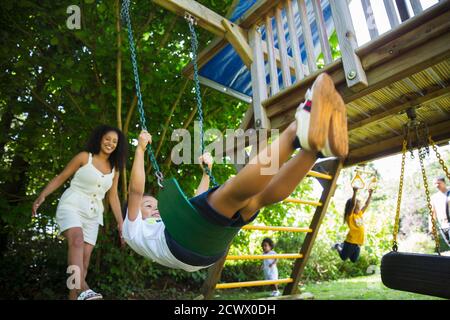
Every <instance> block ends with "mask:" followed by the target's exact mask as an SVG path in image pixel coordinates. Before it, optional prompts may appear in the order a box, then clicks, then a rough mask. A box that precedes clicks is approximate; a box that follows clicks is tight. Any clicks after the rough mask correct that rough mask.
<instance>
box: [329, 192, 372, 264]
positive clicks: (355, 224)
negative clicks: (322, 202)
mask: <svg viewBox="0 0 450 320" xmlns="http://www.w3.org/2000/svg"><path fill="white" fill-rule="evenodd" d="M357 193H358V188H353V197H352V198H350V199H348V200H347V202H346V203H345V212H344V223H347V225H348V227H349V228H350V230H349V232H348V234H347V238H346V239H345V241H344V243H336V244H335V245H334V246H333V249H335V250H336V251H337V252H338V253H339V256H340V257H341V259H342V260H343V261H345V260H347V259H350V261H351V262H356V261H357V260H358V258H359V254H360V252H361V248H360V247H361V246H362V245H363V244H364V235H365V230H364V213H365V212H366V211H367V208H368V207H369V204H370V200H371V199H372V193H373V190H372V189H369V196H368V197H367V200H366V203H365V204H364V207H362V208H361V202H360V201H359V200H358V199H356V195H357Z"/></svg>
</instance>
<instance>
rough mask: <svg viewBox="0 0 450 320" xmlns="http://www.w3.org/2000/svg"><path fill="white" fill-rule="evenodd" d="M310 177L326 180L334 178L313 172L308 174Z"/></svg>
mask: <svg viewBox="0 0 450 320" xmlns="http://www.w3.org/2000/svg"><path fill="white" fill-rule="evenodd" d="M308 176H310V177H314V178H320V179H325V180H331V179H333V176H330V175H329V174H325V173H320V172H317V171H312V170H311V171H309V172H308Z"/></svg>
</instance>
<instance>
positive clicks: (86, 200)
mask: <svg viewBox="0 0 450 320" xmlns="http://www.w3.org/2000/svg"><path fill="white" fill-rule="evenodd" d="M113 179H114V168H113V169H112V171H111V173H109V174H103V173H102V172H101V171H100V170H98V169H97V168H96V167H94V165H93V164H92V154H91V153H89V160H88V163H86V164H85V165H84V166H82V167H81V168H79V169H78V170H77V172H75V175H74V176H73V178H72V181H71V182H70V187H69V188H67V190H66V191H64V193H63V195H62V196H61V199H60V201H59V204H58V208H57V209H56V222H57V223H58V225H59V233H62V232H64V231H65V230H67V229H70V228H74V227H81V229H82V230H83V237H84V242H87V243H89V244H92V245H95V243H96V241H97V235H98V226H99V225H103V210H104V208H103V199H104V198H105V194H106V192H107V191H108V190H109V189H110V188H111V186H112V183H113Z"/></svg>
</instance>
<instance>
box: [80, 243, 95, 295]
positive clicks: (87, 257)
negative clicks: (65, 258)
mask: <svg viewBox="0 0 450 320" xmlns="http://www.w3.org/2000/svg"><path fill="white" fill-rule="evenodd" d="M93 250H94V246H93V245H92V244H89V243H87V242H85V243H84V251H83V271H84V273H83V283H82V289H83V290H87V289H89V286H88V284H87V282H86V276H87V273H88V268H89V262H90V261H91V255H92V251H93Z"/></svg>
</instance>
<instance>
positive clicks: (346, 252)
mask: <svg viewBox="0 0 450 320" xmlns="http://www.w3.org/2000/svg"><path fill="white" fill-rule="evenodd" d="M360 252H361V248H360V246H359V245H357V244H354V243H350V242H347V241H345V242H344V243H343V246H342V250H340V251H339V255H340V256H341V259H342V260H344V261H345V260H347V259H350V261H351V262H356V260H358V258H359V254H360Z"/></svg>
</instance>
